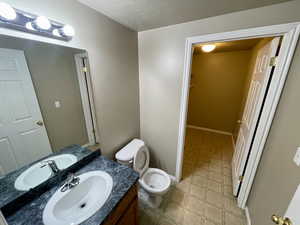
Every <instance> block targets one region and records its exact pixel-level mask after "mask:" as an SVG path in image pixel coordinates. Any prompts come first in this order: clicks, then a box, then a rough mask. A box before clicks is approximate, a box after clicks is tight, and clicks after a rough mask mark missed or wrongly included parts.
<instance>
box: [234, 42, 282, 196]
mask: <svg viewBox="0 0 300 225" xmlns="http://www.w3.org/2000/svg"><path fill="white" fill-rule="evenodd" d="M279 41H280V38H279V37H278V38H274V39H273V40H271V41H270V42H268V43H266V44H265V45H263V46H262V47H261V49H259V51H258V55H257V59H256V63H255V68H254V72H253V74H252V80H251V84H250V88H249V92H248V97H247V101H246V105H245V110H244V114H243V119H242V123H241V126H240V130H239V134H238V138H237V142H236V146H235V151H234V155H233V159H232V179H233V193H234V195H235V196H236V195H237V194H238V190H239V186H240V183H241V178H242V175H243V172H244V168H245V166H246V161H247V157H248V153H249V151H250V147H251V142H252V139H253V135H254V132H255V128H256V125H257V121H258V119H259V115H260V110H261V108H262V106H263V100H264V97H265V94H266V91H267V87H268V82H269V79H270V76H271V72H272V66H270V60H271V58H272V57H274V56H275V55H276V52H277V49H278V45H279Z"/></svg>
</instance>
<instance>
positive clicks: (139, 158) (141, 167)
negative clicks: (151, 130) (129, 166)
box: [133, 146, 150, 177]
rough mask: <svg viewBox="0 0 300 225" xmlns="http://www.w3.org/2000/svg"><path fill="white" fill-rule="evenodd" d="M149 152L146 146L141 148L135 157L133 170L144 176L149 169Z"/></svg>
mask: <svg viewBox="0 0 300 225" xmlns="http://www.w3.org/2000/svg"><path fill="white" fill-rule="evenodd" d="M149 161H150V156H149V151H148V148H147V147H146V146H143V147H141V148H140V149H139V150H138V151H137V152H136V153H135V155H134V159H133V169H134V170H135V171H136V172H138V173H139V174H140V177H142V176H143V174H144V172H146V171H147V169H148V168H149Z"/></svg>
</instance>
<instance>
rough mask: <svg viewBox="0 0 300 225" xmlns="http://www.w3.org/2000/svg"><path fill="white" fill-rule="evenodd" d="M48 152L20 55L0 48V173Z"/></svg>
mask: <svg viewBox="0 0 300 225" xmlns="http://www.w3.org/2000/svg"><path fill="white" fill-rule="evenodd" d="M51 152H52V151H51V147H50V143H49V139H48V135H47V132H46V129H45V127H44V125H43V118H42V114H41V111H40V108H39V104H38V101H37V97H36V94H35V91H34V87H33V84H32V80H31V76H30V73H29V70H28V67H27V63H26V60H25V56H24V52H23V51H19V50H12V49H1V48H0V173H8V172H11V171H13V170H15V169H17V168H20V167H21V166H24V165H26V164H28V163H31V162H32V161H34V160H37V159H39V158H41V157H44V156H46V155H48V154H50V153H51Z"/></svg>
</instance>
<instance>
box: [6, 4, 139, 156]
mask: <svg viewBox="0 0 300 225" xmlns="http://www.w3.org/2000/svg"><path fill="white" fill-rule="evenodd" d="M9 2H10V3H11V4H12V6H14V7H16V8H20V9H22V10H25V11H28V12H32V13H36V14H40V15H45V16H48V17H49V18H51V19H54V20H57V21H60V22H62V23H67V24H71V25H73V26H74V28H75V30H76V35H75V37H74V39H73V40H72V41H71V42H70V44H72V45H73V46H76V47H78V48H81V49H86V50H87V52H88V54H89V60H90V66H91V76H92V82H93V89H94V100H95V107H96V117H97V125H98V130H99V134H100V145H101V149H102V151H103V154H104V155H106V156H109V157H112V156H113V154H114V152H115V151H116V150H117V149H118V148H119V147H120V146H122V145H124V144H125V143H126V142H127V141H128V140H130V139H131V138H133V137H137V136H139V89H138V86H139V84H138V55H137V33H136V32H134V31H132V30H129V29H128V28H126V27H124V26H122V25H120V24H118V23H116V22H114V21H112V20H111V19H109V18H108V17H106V16H104V15H102V14H100V13H98V12H96V11H94V10H92V9H90V8H88V7H85V6H84V5H82V4H80V3H79V2H77V1H73V0H44V1H39V0H26V1H19V0H10V1H9Z"/></svg>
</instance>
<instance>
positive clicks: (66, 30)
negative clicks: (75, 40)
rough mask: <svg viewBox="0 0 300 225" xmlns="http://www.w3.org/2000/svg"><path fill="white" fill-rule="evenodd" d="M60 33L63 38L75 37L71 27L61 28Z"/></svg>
mask: <svg viewBox="0 0 300 225" xmlns="http://www.w3.org/2000/svg"><path fill="white" fill-rule="evenodd" d="M62 33H63V35H64V36H67V37H73V36H74V35H75V30H74V28H73V27H72V26H70V25H65V26H64V27H63V28H62Z"/></svg>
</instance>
